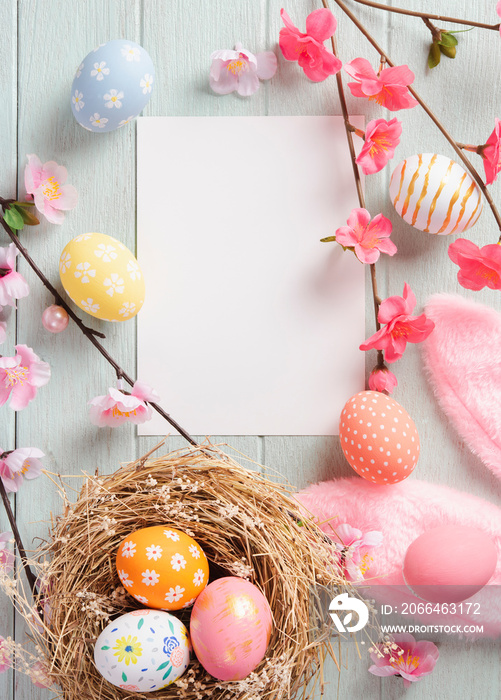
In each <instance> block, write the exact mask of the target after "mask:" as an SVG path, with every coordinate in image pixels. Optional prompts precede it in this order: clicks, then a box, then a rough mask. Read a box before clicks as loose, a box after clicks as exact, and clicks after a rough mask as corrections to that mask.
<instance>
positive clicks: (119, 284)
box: [103, 272, 125, 297]
mask: <svg viewBox="0 0 501 700" xmlns="http://www.w3.org/2000/svg"><path fill="white" fill-rule="evenodd" d="M103 284H104V286H105V287H108V289H107V290H106V294H109V295H110V297H112V296H113V294H115V292H116V293H117V294H123V293H124V289H125V287H124V281H123V279H122V278H121V277H120V275H119V274H118V273H116V272H112V273H111V275H110V276H109V277H107V278H106V279H105V280H104V282H103Z"/></svg>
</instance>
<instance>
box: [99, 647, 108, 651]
mask: <svg viewBox="0 0 501 700" xmlns="http://www.w3.org/2000/svg"><path fill="white" fill-rule="evenodd" d="M101 649H102V650H103V651H107V650H108V649H109V647H101Z"/></svg>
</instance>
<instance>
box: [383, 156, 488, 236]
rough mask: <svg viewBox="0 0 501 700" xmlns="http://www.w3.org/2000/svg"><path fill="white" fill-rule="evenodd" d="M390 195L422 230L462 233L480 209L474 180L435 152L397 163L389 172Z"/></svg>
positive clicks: (448, 159)
mask: <svg viewBox="0 0 501 700" xmlns="http://www.w3.org/2000/svg"><path fill="white" fill-rule="evenodd" d="M390 199H391V202H392V204H393V206H394V207H395V209H396V211H397V213H398V214H400V216H401V217H402V219H403V220H404V221H406V222H407V223H408V224H410V225H411V226H414V228H417V229H419V230H420V231H424V232H425V233H435V234H441V235H448V234H450V233H462V232H463V231H466V230H467V229H469V228H471V227H472V226H473V225H474V224H475V223H476V222H477V220H478V218H479V216H480V214H481V213H482V193H481V192H480V188H479V187H478V185H477V183H476V182H475V181H474V180H473V178H472V177H471V176H470V175H469V173H467V172H466V170H464V168H462V167H461V166H460V165H459V164H458V163H456V162H454V161H453V160H451V159H450V158H448V157H447V156H442V155H439V154H438V153H419V154H417V155H414V156H410V157H409V158H406V159H405V160H403V161H402V162H401V163H399V164H398V165H397V167H396V168H395V170H394V171H393V173H392V175H391V180H390Z"/></svg>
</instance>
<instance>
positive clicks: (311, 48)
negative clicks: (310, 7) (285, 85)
mask: <svg viewBox="0 0 501 700" xmlns="http://www.w3.org/2000/svg"><path fill="white" fill-rule="evenodd" d="M280 16H281V18H282V20H283V22H284V24H285V27H284V28H283V29H281V30H280V38H279V41H278V44H279V46H280V49H281V50H282V54H283V56H284V58H285V59H286V60H287V61H297V62H298V63H299V65H300V67H301V68H302V69H303V70H304V72H305V74H306V76H307V77H308V78H309V79H310V80H313V81H314V82H316V83H318V82H320V81H322V80H325V79H326V78H328V77H329V75H335V73H337V72H338V71H340V70H341V68H342V66H343V64H342V62H341V61H340V60H339V58H337V56H334V54H333V53H331V52H330V51H327V49H326V48H325V46H324V41H326V40H327V39H330V37H331V36H332V35H333V34H334V32H335V31H336V26H337V21H336V18H335V17H334V15H333V14H332V12H331V11H330V10H327V9H320V10H314V12H312V13H311V14H309V15H308V17H307V18H306V33H305V34H303V33H302V32H300V31H299V29H298V28H297V27H295V26H294V25H293V24H292V21H291V19H290V17H289V15H288V14H287V12H286V11H285V10H280Z"/></svg>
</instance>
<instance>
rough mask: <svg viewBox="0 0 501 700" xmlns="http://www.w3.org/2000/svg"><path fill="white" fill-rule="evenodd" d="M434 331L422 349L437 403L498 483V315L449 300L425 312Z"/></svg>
mask: <svg viewBox="0 0 501 700" xmlns="http://www.w3.org/2000/svg"><path fill="white" fill-rule="evenodd" d="M425 313H426V315H427V316H428V317H429V318H430V319H431V320H432V321H433V322H434V323H435V330H434V331H433V333H431V335H430V336H429V337H428V339H427V340H426V341H425V342H424V343H423V344H422V349H423V355H424V362H425V367H426V370H427V373H428V376H429V378H430V382H431V384H432V386H433V390H434V392H435V395H436V397H437V399H438V402H439V404H440V406H441V408H442V410H443V411H444V413H445V414H446V415H447V416H448V417H449V419H450V421H451V423H452V425H453V426H454V427H455V429H456V430H457V432H458V433H459V435H460V437H461V438H462V439H463V440H464V441H465V442H466V443H467V444H468V446H469V447H470V449H471V450H472V452H474V453H475V454H476V455H478V456H479V457H480V459H481V460H482V461H483V462H484V463H485V464H486V465H487V466H488V467H489V468H490V469H492V471H493V472H494V474H495V475H496V476H498V477H501V411H500V406H501V315H500V314H499V313H497V312H496V311H494V310H493V309H491V308H489V307H487V306H483V305H481V304H478V303H476V302H473V301H470V300H468V299H463V298H462V297H460V296H455V295H450V294H435V295H434V296H432V297H430V299H429V301H428V303H427V304H426V306H425Z"/></svg>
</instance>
